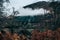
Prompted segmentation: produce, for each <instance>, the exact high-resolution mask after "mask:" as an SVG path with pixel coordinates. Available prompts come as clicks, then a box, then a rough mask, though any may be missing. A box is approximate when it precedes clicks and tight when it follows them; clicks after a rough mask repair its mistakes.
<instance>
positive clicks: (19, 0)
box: [10, 0, 48, 9]
mask: <svg viewBox="0 0 60 40" xmlns="http://www.w3.org/2000/svg"><path fill="white" fill-rule="evenodd" d="M38 1H48V0H10V4H11V6H13V7H15V8H16V9H18V8H19V7H23V6H26V5H29V4H32V3H35V2H38Z"/></svg>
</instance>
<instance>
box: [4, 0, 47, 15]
mask: <svg viewBox="0 0 60 40" xmlns="http://www.w3.org/2000/svg"><path fill="white" fill-rule="evenodd" d="M38 1H48V0H10V4H9V5H7V6H6V3H4V5H5V6H6V8H7V9H8V10H7V13H9V14H8V15H10V14H12V12H13V10H12V7H14V8H15V9H16V10H18V11H19V13H20V14H18V16H27V15H39V14H44V9H36V10H32V9H24V8H23V6H26V5H29V4H32V3H36V2H38Z"/></svg>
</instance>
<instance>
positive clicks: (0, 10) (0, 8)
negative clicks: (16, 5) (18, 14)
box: [0, 0, 9, 17]
mask: <svg viewBox="0 0 60 40" xmlns="http://www.w3.org/2000/svg"><path fill="white" fill-rule="evenodd" d="M5 2H6V3H9V0H0V17H2V16H3V14H4V12H3V11H4V5H3V4H4V3H5Z"/></svg>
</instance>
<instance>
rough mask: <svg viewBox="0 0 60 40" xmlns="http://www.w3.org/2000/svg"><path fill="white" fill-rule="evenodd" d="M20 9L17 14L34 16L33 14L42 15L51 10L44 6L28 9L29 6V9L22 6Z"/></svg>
mask: <svg viewBox="0 0 60 40" xmlns="http://www.w3.org/2000/svg"><path fill="white" fill-rule="evenodd" d="M18 11H19V13H20V14H18V15H17V16H28V15H29V16H33V15H41V14H45V13H48V12H49V11H46V10H45V9H43V8H40V9H35V10H32V9H28V8H27V9H24V8H20V9H19V10H18Z"/></svg>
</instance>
